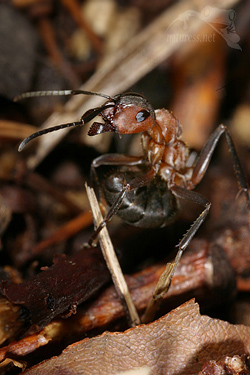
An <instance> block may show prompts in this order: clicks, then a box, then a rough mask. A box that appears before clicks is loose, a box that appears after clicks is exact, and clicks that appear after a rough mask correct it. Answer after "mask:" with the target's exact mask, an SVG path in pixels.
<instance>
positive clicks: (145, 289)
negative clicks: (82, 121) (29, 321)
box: [0, 239, 235, 361]
mask: <svg viewBox="0 0 250 375" xmlns="http://www.w3.org/2000/svg"><path fill="white" fill-rule="evenodd" d="M190 247H191V248H190V249H189V251H188V252H187V253H186V254H184V256H183V258H182V259H181V261H180V264H179V266H178V268H177V271H176V274H175V275H174V277H173V280H172V285H171V287H170V289H169V291H168V293H166V294H165V296H164V300H163V303H162V309H161V313H166V311H170V310H171V308H173V307H176V306H177V305H178V303H181V302H184V301H186V300H188V299H189V298H191V297H195V298H196V299H197V301H199V302H200V304H201V307H202V308H204V307H209V308H211V307H212V306H214V305H215V304H218V303H223V301H224V302H226V301H228V300H229V299H230V298H231V297H232V296H233V295H234V293H235V279H234V273H233V270H232V268H231V266H230V263H229V262H228V259H227V258H226V257H225V255H224V253H223V251H222V250H221V249H220V248H218V246H215V247H213V246H210V248H208V244H207V242H206V241H205V240H197V239H194V240H193V242H192V244H191V245H190ZM164 268H165V265H164V264H163V263H162V264H158V265H154V266H151V267H148V268H146V269H144V270H142V271H140V272H138V273H136V274H134V275H130V276H126V281H127V284H128V287H129V290H130V292H131V295H132V298H133V301H134V303H135V306H136V308H137V310H138V311H139V312H143V311H144V310H145V308H146V306H147V304H148V301H149V300H150V298H151V296H152V294H153V291H154V288H155V285H156V283H157V282H158V279H159V277H160V274H161V273H162V271H163V270H164ZM123 316H124V308H123V305H122V303H121V301H120V299H119V296H118V295H117V293H116V290H115V288H114V286H110V287H108V288H107V289H105V290H104V291H102V292H101V294H100V295H99V297H98V298H97V299H95V300H94V301H90V302H89V303H87V304H86V305H82V306H81V307H79V309H78V312H77V314H76V315H75V316H72V317H70V318H69V319H67V320H65V319H60V320H56V321H55V320H54V321H52V322H51V323H50V324H48V325H47V326H46V327H45V328H44V329H43V330H42V331H40V332H39V333H37V334H36V335H31V336H27V337H24V338H23V339H21V340H19V341H18V342H13V344H12V343H10V344H9V345H8V346H5V347H3V348H1V349H0V361H2V360H4V359H5V358H16V359H20V360H22V359H23V357H25V356H26V355H27V354H28V353H30V352H32V351H33V350H36V349H37V348H38V347H39V346H43V345H46V343H45V341H46V340H49V341H50V342H51V343H52V342H58V341H61V340H62V339H63V340H64V342H67V340H68V339H69V337H75V338H76V339H77V337H78V338H79V337H82V336H83V335H84V334H86V333H89V334H91V331H93V330H95V329H99V330H103V329H105V328H106V327H110V325H111V324H114V323H115V324H116V327H119V320H117V319H119V318H121V317H123ZM41 337H44V340H41ZM45 339H46V340H45ZM35 343H36V344H35ZM31 345H32V347H31ZM35 345H37V347H36V346H35Z"/></svg>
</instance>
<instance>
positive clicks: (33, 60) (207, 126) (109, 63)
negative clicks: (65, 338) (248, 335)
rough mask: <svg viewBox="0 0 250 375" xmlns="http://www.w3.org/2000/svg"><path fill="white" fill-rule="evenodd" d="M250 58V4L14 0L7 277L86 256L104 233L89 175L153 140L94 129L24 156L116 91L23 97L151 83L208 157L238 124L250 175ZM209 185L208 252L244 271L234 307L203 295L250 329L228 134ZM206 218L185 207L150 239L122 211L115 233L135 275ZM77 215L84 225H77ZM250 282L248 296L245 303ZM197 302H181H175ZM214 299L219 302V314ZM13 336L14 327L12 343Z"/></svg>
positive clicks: (4, 207)
mask: <svg viewBox="0 0 250 375" xmlns="http://www.w3.org/2000/svg"><path fill="white" fill-rule="evenodd" d="M249 66H250V1H249V0H221V1H209V0H202V1H198V0H180V1H172V0H155V1H147V0H127V1H123V0H85V1H80V0H54V1H53V0H11V1H1V2H0V202H1V207H0V235H1V274H2V278H3V279H8V280H12V282H14V283H18V282H20V281H23V280H27V279H29V278H30V277H33V276H34V275H36V274H37V272H39V270H40V267H41V266H47V265H48V266H50V265H51V264H52V259H53V257H54V255H55V254H63V253H66V254H67V255H71V254H74V253H76V252H77V251H78V250H79V248H80V246H81V245H82V243H84V242H85V241H87V240H88V238H89V236H90V234H91V233H92V217H91V214H90V212H89V205H88V202H87V198H86V194H85V189H84V182H85V181H88V182H90V178H89V171H90V165H91V162H92V160H93V159H94V158H95V157H97V156H99V155H101V154H103V153H107V152H118V153H126V154H131V155H140V154H141V146H140V135H135V136H129V135H128V136H122V137H120V136H113V135H111V134H102V135H100V136H97V137H93V138H90V137H88V136H87V131H88V129H89V125H86V126H85V127H82V128H77V129H74V130H72V131H68V130H66V131H63V132H61V131H58V132H55V133H52V134H49V135H46V136H43V137H41V138H38V139H37V140H36V141H34V142H32V143H31V144H30V145H29V146H27V148H26V149H25V150H24V151H23V152H22V153H18V151H17V148H18V145H19V143H20V142H21V141H22V140H23V139H24V138H25V137H27V136H29V135H30V134H31V133H33V132H35V131H36V130H38V129H42V128H44V127H49V126H53V125H58V124H62V123H67V122H74V121H79V119H80V117H81V116H82V114H83V113H84V112H85V111H87V110H88V109H91V108H94V107H97V106H99V105H101V104H102V103H103V102H104V100H103V99H102V98H100V97H88V96H85V95H79V96H73V97H65V96H53V97H42V98H41V97H38V98H31V99H25V100H21V101H18V102H14V101H13V99H14V98H15V97H16V96H18V95H20V94H22V93H24V92H27V91H37V90H39V91H43V90H65V89H80V88H82V89H84V90H89V91H94V92H102V93H104V94H107V95H110V96H114V95H116V94H120V93H122V92H126V91H133V92H139V93H140V94H143V95H144V96H145V97H146V98H147V99H148V100H149V101H150V102H151V103H152V105H153V107H154V108H155V109H156V108H167V109H168V110H171V111H172V112H173V113H174V115H175V116H176V117H177V118H178V119H179V121H180V123H181V124H182V128H183V140H184V141H185V142H186V143H187V145H188V146H189V147H190V149H191V150H192V151H193V152H194V154H195V155H196V154H197V153H198V152H199V151H200V150H201V149H202V147H203V145H204V144H205V142H206V140H207V139H208V137H209V135H210V134H211V133H212V132H213V130H214V129H215V128H216V127H217V126H218V125H219V124H220V123H224V124H226V125H227V126H228V128H229V130H230V132H231V134H232V137H233V139H234V141H235V144H236V148H237V151H238V153H239V157H240V159H241V161H242V164H243V169H244V171H245V175H246V179H247V181H248V182H249V177H250V161H249V155H250V153H249V146H250V125H249V118H250V74H249ZM198 191H200V192H201V193H202V194H204V195H205V196H206V197H207V198H208V199H209V200H210V201H211V202H212V204H213V208H212V211H211V215H210V218H209V220H208V221H207V223H206V224H205V225H204V228H202V229H201V232H199V235H198V237H199V236H200V237H201V238H202V241H203V242H204V246H205V247H206V246H207V247H209V246H210V245H211V244H212V245H213V246H215V244H216V246H217V247H216V249H217V248H221V249H222V250H223V252H225V253H226V254H227V256H228V257H229V259H230V263H231V267H232V268H233V273H232V275H231V274H230V277H232V278H234V279H233V281H232V279H230V280H228V281H227V282H228V284H227V285H228V286H229V288H231V289H230V290H229V291H228V292H227V294H225V296H224V297H225V299H226V302H227V303H228V305H227V308H226V309H225V305H224V308H223V309H222V311H221V309H218V308H217V305H218V302H222V299H221V301H219V300H218V298H217V300H216V298H211V299H209V303H204V301H205V299H206V297H207V294H206V293H205V294H204V292H202V291H199V293H197V295H198V296H201V295H202V293H203V295H202V297H201V298H200V299H201V301H203V305H202V306H204V309H205V311H206V312H207V313H210V312H211V315H213V316H219V317H223V319H225V320H230V321H232V322H240V323H245V324H249V311H250V300H249V290H250V281H249V276H250V246H249V240H250V236H249V228H248V218H247V210H246V204H245V202H244V199H243V200H242V199H241V196H240V197H239V200H237V201H236V200H235V197H236V194H237V191H238V190H237V183H236V180H235V178H234V175H233V168H232V166H231V160H230V157H229V152H228V149H227V145H226V142H221V143H220V146H219V148H218V150H216V152H215V156H214V158H213V160H212V166H211V170H210V172H208V174H207V176H206V177H205V178H204V182H203V183H201V186H200V187H199V188H198ZM197 212H199V211H197ZM76 217H77V218H78V219H79V220H78V221H77V222H76V221H74V218H76ZM195 217H197V213H196V209H195V208H194V209H193V208H191V207H190V206H188V208H185V209H183V210H181V213H180V221H179V222H178V224H175V225H172V226H171V227H170V229H164V230H155V231H148V233H147V236H148V237H147V236H145V232H143V234H142V232H139V230H134V229H131V228H130V227H129V228H128V226H122V224H121V222H120V221H118V220H116V219H114V220H113V223H111V226H110V232H111V236H112V239H113V240H114V243H115V246H116V248H117V250H118V253H120V254H122V253H123V251H128V250H124V248H125V249H126V248H127V249H129V251H128V253H129V254H130V255H129V256H128V260H127V262H125V263H126V272H129V273H131V272H134V271H135V270H138V269H139V268H143V267H144V266H145V265H149V264H152V263H154V262H155V261H158V260H159V259H162V258H163V257H165V256H166V254H168V253H170V252H171V251H172V250H174V246H175V245H176V244H177V243H178V240H179V239H180V238H181V236H182V234H183V233H184V232H185V230H186V229H187V228H188V227H189V226H190V223H191V222H192V220H194V218H195ZM67 223H70V225H71V224H72V225H71V226H70V225H69V226H68V227H67V230H65V225H66V224H67ZM203 242H202V244H203ZM212 245H211V246H212ZM202 246H203V245H202ZM202 246H201V247H202ZM166 247H167V249H166ZM198 247H199V246H198ZM152 249H154V250H153V255H152ZM156 249H157V251H156ZM137 251H138V254H136V252H137ZM138 264H139V266H138ZM124 267H125V266H124ZM219 268H220V267H218V272H219ZM187 272H190V270H188V271H187ZM218 275H219V274H218ZM218 277H220V276H218ZM232 285H233V286H232ZM236 286H237V288H236ZM223 290H224V289H223ZM236 290H237V291H238V297H237V299H235V297H234V299H233V302H232V296H235V292H236ZM180 294H181V291H180ZM191 295H192V293H191ZM184 300H185V297H183V296H182V297H181V296H180V297H176V299H175V303H173V305H174V304H176V305H178V304H179V303H181V302H183V301H184ZM209 304H210V307H211V308H213V307H214V305H216V308H215V309H214V310H213V311H211V310H212V309H210V308H208V305H209ZM213 304H214V305H213ZM168 309H169V307H168V308H166V309H165V310H164V311H163V313H165V312H166V311H167V310H168ZM7 336H8V335H7ZM13 337H15V334H14V333H13V332H12V334H10V335H9V336H8V337H7V338H6V337H5V336H3V338H2V341H1V342H5V340H6V339H13ZM77 337H78V336H77ZM71 340H72V339H71ZM72 341H73V340H72Z"/></svg>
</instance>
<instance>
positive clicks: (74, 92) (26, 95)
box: [14, 90, 113, 102]
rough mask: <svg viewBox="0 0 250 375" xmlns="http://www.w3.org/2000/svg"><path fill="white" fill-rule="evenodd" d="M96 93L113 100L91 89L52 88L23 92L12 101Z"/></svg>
mask: <svg viewBox="0 0 250 375" xmlns="http://www.w3.org/2000/svg"><path fill="white" fill-rule="evenodd" d="M79 94H83V95H96V96H101V97H103V98H106V99H110V100H113V98H112V97H111V96H109V95H105V94H102V93H99V92H92V91H85V90H53V91H30V92H25V93H23V94H21V95H18V96H16V97H15V98H14V102H17V101H19V100H22V99H26V98H35V97H38V96H63V95H79Z"/></svg>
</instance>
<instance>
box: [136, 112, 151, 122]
mask: <svg viewBox="0 0 250 375" xmlns="http://www.w3.org/2000/svg"><path fill="white" fill-rule="evenodd" d="M149 116H150V112H148V111H147V110H146V109H144V110H143V111H140V112H138V113H137V115H136V121H137V122H142V121H144V120H146V119H147V118H148V117H149Z"/></svg>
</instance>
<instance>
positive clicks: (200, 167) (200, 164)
mask: <svg viewBox="0 0 250 375" xmlns="http://www.w3.org/2000/svg"><path fill="white" fill-rule="evenodd" d="M224 133H225V136H226V140H227V145H228V149H229V152H230V155H231V158H232V162H233V167H234V174H235V176H236V179H237V182H238V186H239V190H240V192H241V191H242V192H243V193H244V194H245V197H246V201H247V208H248V216H249V225H250V199H249V194H248V185H247V182H246V179H245V176H244V173H243V170H242V167H241V164H240V161H239V158H238V155H237V152H236V149H235V146H234V143H233V140H232V138H231V135H230V133H229V131H228V129H227V127H226V126H225V125H223V124H221V125H220V126H218V128H217V129H216V130H215V131H214V132H213V133H212V135H211V136H210V137H209V139H208V141H207V143H206V144H205V146H204V147H203V149H202V150H201V153H200V155H199V157H198V159H197V162H196V165H195V167H194V170H193V175H192V178H191V180H190V185H189V188H190V189H193V188H194V187H195V186H196V185H197V184H198V183H199V182H200V181H201V180H202V178H203V176H204V174H205V173H206V170H207V168H208V165H209V163H210V160H211V158H212V155H213V152H214V149H215V147H216V145H217V143H218V141H219V139H220V137H221V135H222V134H224Z"/></svg>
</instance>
